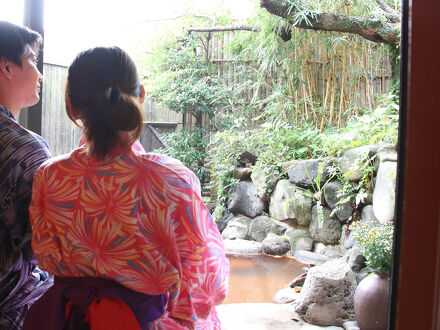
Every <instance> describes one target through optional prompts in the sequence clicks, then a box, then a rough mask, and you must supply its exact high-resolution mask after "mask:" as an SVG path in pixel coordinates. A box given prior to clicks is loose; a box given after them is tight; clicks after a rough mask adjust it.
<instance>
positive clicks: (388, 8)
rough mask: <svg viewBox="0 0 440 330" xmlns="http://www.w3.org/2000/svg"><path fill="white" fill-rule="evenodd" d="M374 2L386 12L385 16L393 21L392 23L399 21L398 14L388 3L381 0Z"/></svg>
mask: <svg viewBox="0 0 440 330" xmlns="http://www.w3.org/2000/svg"><path fill="white" fill-rule="evenodd" d="M376 3H377V4H378V5H379V7H380V8H381V9H382V10H383V11H384V12H386V13H388V15H387V18H388V19H389V20H390V21H391V22H393V23H399V22H400V14H399V13H398V12H397V11H395V10H394V9H393V8H391V6H390V5H389V4H387V3H386V2H385V1H383V0H376Z"/></svg>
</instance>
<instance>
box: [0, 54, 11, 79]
mask: <svg viewBox="0 0 440 330" xmlns="http://www.w3.org/2000/svg"><path fill="white" fill-rule="evenodd" d="M11 69H12V63H11V61H9V60H7V59H5V58H4V57H2V58H0V74H2V75H3V76H5V77H6V78H8V79H11V78H12V70H11Z"/></svg>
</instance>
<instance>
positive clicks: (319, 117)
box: [193, 29, 392, 128]
mask: <svg viewBox="0 0 440 330" xmlns="http://www.w3.org/2000/svg"><path fill="white" fill-rule="evenodd" d="M193 33H194V32H193ZM248 33H253V32H249V31H241V32H240V31H227V32H214V33H210V32H202V33H200V32H198V37H199V39H200V47H199V48H198V50H197V51H198V53H199V54H200V55H201V56H202V57H203V58H204V59H205V60H206V61H208V62H210V63H212V64H213V65H215V66H216V67H217V71H218V74H219V76H222V77H223V80H224V81H225V84H226V85H227V86H228V87H230V86H237V85H239V84H240V83H242V82H243V80H246V79H248V76H249V75H248V74H247V72H246V69H245V70H243V69H242V68H243V65H242V63H240V62H239V61H236V60H234V59H233V58H232V56H231V55H230V51H229V49H228V47H229V43H230V41H231V40H233V39H234V38H235V37H236V36H237V35H239V34H248ZM304 33H308V34H307V35H306V37H305V36H304ZM320 33H321V34H319V33H318V32H316V31H313V33H310V32H307V31H306V32H304V30H299V29H294V31H293V32H292V35H293V36H292V40H293V39H295V38H296V39H297V41H296V43H295V47H294V48H291V54H288V56H290V57H291V58H290V59H289V60H290V61H291V63H292V64H293V63H296V69H295V72H293V73H292V76H293V75H294V76H295V77H294V78H295V79H296V81H294V79H291V77H285V76H284V77H283V75H282V73H281V72H280V71H281V69H280V68H279V67H275V68H272V69H269V70H267V72H265V79H264V80H265V81H264V82H263V83H262V84H260V85H259V86H258V88H250V89H249V90H247V94H248V95H247V96H246V98H247V99H248V100H249V101H250V100H262V99H264V98H266V97H268V96H269V95H270V94H271V93H272V92H273V91H274V88H273V87H274V85H273V82H278V83H280V82H281V83H282V84H284V85H285V86H287V87H288V88H289V94H290V95H289V102H291V103H297V104H300V106H299V107H297V109H296V110H295V111H296V113H295V114H294V116H296V121H297V122H298V117H299V116H302V117H311V118H312V119H313V121H314V122H315V123H316V126H323V125H326V126H327V125H332V124H336V123H337V125H338V126H339V127H340V125H341V117H342V115H343V114H344V113H345V111H347V110H348V109H352V110H350V111H354V113H355V114H356V112H358V111H359V109H362V108H365V107H369V108H374V107H375V106H376V96H377V95H379V94H383V93H386V92H388V91H389V89H390V87H391V86H390V85H391V70H392V68H391V63H390V54H389V50H388V49H387V48H386V47H385V46H384V45H381V44H375V43H371V42H367V41H366V40H364V39H362V38H361V37H358V36H348V35H345V36H344V35H338V38H340V39H339V40H343V41H339V43H337V44H335V45H333V46H331V49H332V51H329V50H328V49H329V46H328V44H326V43H325V41H323V40H324V39H325V37H326V36H329V34H327V35H325V33H326V32H320ZM301 34H302V35H301ZM323 34H324V35H323ZM344 38H345V39H344ZM328 40H329V39H328ZM328 40H327V42H328ZM289 42H293V41H289ZM280 47H288V44H283V43H280ZM240 65H241V66H240ZM246 65H247V66H248V67H249V68H252V67H253V66H254V68H253V69H255V61H248V62H247V64H246ZM238 66H240V69H239V70H237V68H238ZM257 70H258V68H257ZM292 78H293V77H292ZM256 115H258V114H255V116H256ZM321 128H322V127H321Z"/></svg>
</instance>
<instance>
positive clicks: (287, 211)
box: [269, 180, 297, 220]
mask: <svg viewBox="0 0 440 330" xmlns="http://www.w3.org/2000/svg"><path fill="white" fill-rule="evenodd" d="M296 189H297V187H295V185H293V184H291V183H290V182H289V181H288V180H280V181H278V183H277V185H276V187H275V190H274V191H273V193H272V196H271V198H270V204H269V214H270V217H271V218H274V219H277V220H288V219H295V218H296V216H295V212H294V207H293V197H294V194H295V191H296Z"/></svg>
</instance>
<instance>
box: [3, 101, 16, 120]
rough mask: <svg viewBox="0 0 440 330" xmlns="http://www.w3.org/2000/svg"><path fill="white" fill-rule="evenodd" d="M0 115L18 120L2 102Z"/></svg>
mask: <svg viewBox="0 0 440 330" xmlns="http://www.w3.org/2000/svg"><path fill="white" fill-rule="evenodd" d="M0 115H2V116H5V117H7V118H9V119H12V120H13V121H17V120H16V119H15V117H14V116H13V115H12V113H11V112H10V111H9V110H8V109H6V108H5V107H4V106H2V105H1V104H0Z"/></svg>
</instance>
